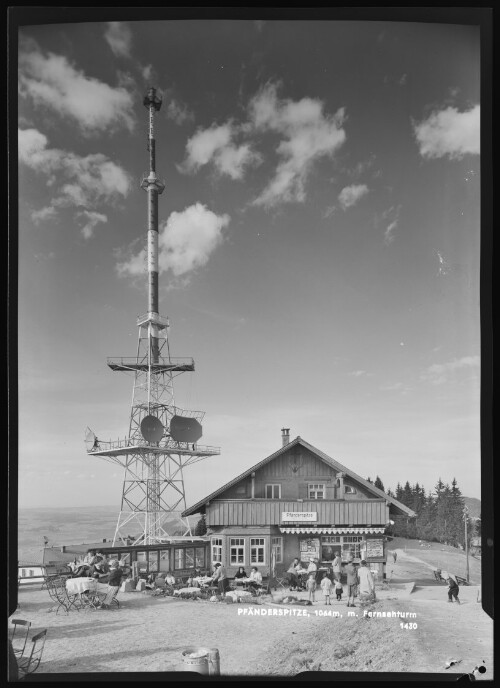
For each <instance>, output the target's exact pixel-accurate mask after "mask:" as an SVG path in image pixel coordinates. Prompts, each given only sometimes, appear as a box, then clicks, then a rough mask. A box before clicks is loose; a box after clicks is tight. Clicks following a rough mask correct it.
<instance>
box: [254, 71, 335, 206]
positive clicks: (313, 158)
mask: <svg viewBox="0 0 500 688" xmlns="http://www.w3.org/2000/svg"><path fill="white" fill-rule="evenodd" d="M250 119H251V125H250V126H251V127H253V129H254V130H255V131H257V132H267V131H271V132H275V133H278V134H279V135H280V136H281V137H283V138H282V140H281V141H280V143H279V145H278V147H277V149H276V151H277V153H278V156H279V158H280V159H281V162H280V163H279V164H278V167H277V169H276V172H275V176H274V178H273V179H272V180H271V182H270V183H269V184H268V186H267V187H266V188H265V189H264V191H263V192H262V193H261V195H260V196H259V197H258V198H256V199H255V200H254V202H253V203H254V204H255V205H263V206H265V207H272V206H274V205H276V204H278V203H284V202H290V201H296V202H302V201H304V200H305V197H306V192H305V185H306V182H307V179H308V177H309V175H310V173H311V171H312V168H313V165H314V163H315V162H317V161H318V160H320V159H321V158H323V157H331V156H333V154H334V153H335V151H336V150H337V149H338V148H339V146H341V145H342V144H343V142H344V141H345V138H346V136H345V131H344V130H343V129H342V124H343V122H344V109H343V108H341V109H340V110H338V112H337V113H336V114H335V115H333V116H328V115H325V114H324V113H323V103H322V102H321V101H320V100H313V99H311V98H302V100H300V101H296V102H294V101H292V100H279V99H278V96H277V86H276V85H275V84H267V85H266V86H265V87H264V88H263V89H261V91H260V92H259V93H258V94H257V95H256V96H255V97H254V98H253V99H252V101H251V103H250Z"/></svg>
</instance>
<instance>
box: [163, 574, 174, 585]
mask: <svg viewBox="0 0 500 688" xmlns="http://www.w3.org/2000/svg"><path fill="white" fill-rule="evenodd" d="M165 582H166V584H167V585H175V578H174V577H173V575H172V572H171V571H169V572H168V573H167V576H166V578H165Z"/></svg>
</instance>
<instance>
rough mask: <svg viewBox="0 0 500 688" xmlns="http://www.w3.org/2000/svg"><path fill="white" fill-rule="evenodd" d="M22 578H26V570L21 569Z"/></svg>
mask: <svg viewBox="0 0 500 688" xmlns="http://www.w3.org/2000/svg"><path fill="white" fill-rule="evenodd" d="M21 576H22V577H23V578H26V569H21Z"/></svg>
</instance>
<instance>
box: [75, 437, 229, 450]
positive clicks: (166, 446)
mask: <svg viewBox="0 0 500 688" xmlns="http://www.w3.org/2000/svg"><path fill="white" fill-rule="evenodd" d="M127 448H138V449H147V450H150V451H158V450H159V451H166V452H167V451H168V452H171V453H172V454H175V453H176V452H180V453H190V454H191V453H192V454H196V453H200V454H201V453H205V452H209V453H213V454H220V447H212V446H209V445H202V444H196V443H192V442H175V443H172V442H169V441H168V439H167V440H166V441H163V442H159V443H158V444H150V443H149V442H146V441H145V440H140V439H134V438H129V437H125V438H124V439H118V440H99V439H96V442H95V444H94V446H93V447H92V449H89V450H88V451H87V453H88V454H94V453H96V452H105V451H114V450H116V449H127Z"/></svg>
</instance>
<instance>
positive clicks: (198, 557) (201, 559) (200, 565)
mask: <svg viewBox="0 0 500 688" xmlns="http://www.w3.org/2000/svg"><path fill="white" fill-rule="evenodd" d="M194 562H195V563H194V565H195V567H196V568H197V569H204V568H205V549H204V547H197V548H196V549H195V551H194Z"/></svg>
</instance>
